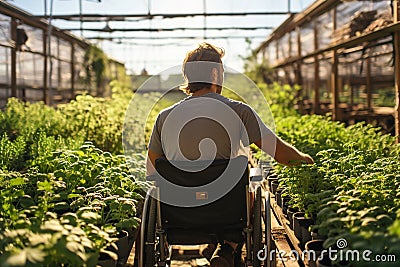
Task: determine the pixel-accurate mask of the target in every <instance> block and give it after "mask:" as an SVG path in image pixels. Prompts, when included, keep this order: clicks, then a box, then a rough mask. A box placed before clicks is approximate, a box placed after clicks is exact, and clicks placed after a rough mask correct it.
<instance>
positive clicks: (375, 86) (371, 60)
mask: <svg viewBox="0 0 400 267" xmlns="http://www.w3.org/2000/svg"><path fill="white" fill-rule="evenodd" d="M256 52H257V55H258V58H259V59H261V60H262V62H263V63H264V64H265V65H266V66H268V67H269V68H270V69H271V73H272V79H271V80H274V81H279V82H282V83H289V84H298V85H300V86H301V88H302V89H301V95H302V101H299V103H298V108H299V110H300V111H301V112H303V113H314V114H325V113H327V112H331V113H332V118H333V119H334V120H342V121H346V122H349V123H354V122H357V121H363V120H364V121H368V122H372V123H375V124H377V125H378V126H381V127H382V128H383V130H385V131H386V132H392V133H395V134H396V136H397V139H398V141H399V140H400V139H399V136H400V109H399V103H400V97H399V87H400V22H399V0H392V1H387V0H384V1H382V0H378V1H377V0H374V1H340V0H317V1H315V2H314V3H313V4H311V5H310V6H309V7H308V8H307V9H306V10H305V11H303V12H301V13H298V14H293V15H291V16H290V17H289V18H288V19H287V20H286V21H285V22H284V23H282V24H281V25H280V26H279V27H278V28H276V29H275V30H274V31H273V33H272V34H271V35H270V36H269V37H268V38H267V40H266V41H264V42H263V43H262V44H261V45H260V46H259V47H258V48H257V50H256Z"/></svg>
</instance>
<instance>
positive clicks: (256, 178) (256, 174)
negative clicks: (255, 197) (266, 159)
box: [250, 168, 264, 182]
mask: <svg viewBox="0 0 400 267" xmlns="http://www.w3.org/2000/svg"><path fill="white" fill-rule="evenodd" d="M263 180H264V177H263V175H262V169H261V168H251V169H250V182H262V181H263Z"/></svg>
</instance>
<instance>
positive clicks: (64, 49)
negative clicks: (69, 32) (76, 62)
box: [59, 39, 71, 62]
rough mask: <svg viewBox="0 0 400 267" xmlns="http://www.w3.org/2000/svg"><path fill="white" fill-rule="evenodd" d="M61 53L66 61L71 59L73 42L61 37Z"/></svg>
mask: <svg viewBox="0 0 400 267" xmlns="http://www.w3.org/2000/svg"><path fill="white" fill-rule="evenodd" d="M59 46H60V55H59V58H60V59H62V60H65V61H68V62H70V61H71V43H70V42H67V41H65V40H63V39H60V43H59Z"/></svg>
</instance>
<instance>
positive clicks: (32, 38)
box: [19, 25, 43, 53]
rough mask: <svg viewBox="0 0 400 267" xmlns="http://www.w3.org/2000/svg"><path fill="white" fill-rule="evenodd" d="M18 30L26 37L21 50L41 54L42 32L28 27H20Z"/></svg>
mask: <svg viewBox="0 0 400 267" xmlns="http://www.w3.org/2000/svg"><path fill="white" fill-rule="evenodd" d="M19 28H21V29H24V30H25V33H26V35H27V37H28V40H27V41H26V43H25V46H22V48H24V49H25V50H29V51H33V52H38V53H43V30H41V29H38V28H34V27H31V26H29V25H21V26H19Z"/></svg>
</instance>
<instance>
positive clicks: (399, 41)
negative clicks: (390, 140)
mask: <svg viewBox="0 0 400 267" xmlns="http://www.w3.org/2000/svg"><path fill="white" fill-rule="evenodd" d="M399 15H400V14H399V0H393V21H394V23H396V22H398V21H399ZM393 38H394V40H393V41H394V54H395V57H394V63H395V64H394V81H395V82H394V87H395V101H396V105H395V109H394V121H395V128H396V142H397V143H400V32H399V31H396V32H395V33H394V35H393Z"/></svg>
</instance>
